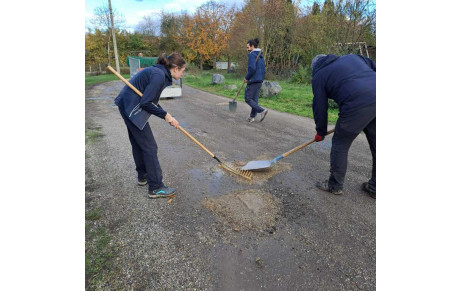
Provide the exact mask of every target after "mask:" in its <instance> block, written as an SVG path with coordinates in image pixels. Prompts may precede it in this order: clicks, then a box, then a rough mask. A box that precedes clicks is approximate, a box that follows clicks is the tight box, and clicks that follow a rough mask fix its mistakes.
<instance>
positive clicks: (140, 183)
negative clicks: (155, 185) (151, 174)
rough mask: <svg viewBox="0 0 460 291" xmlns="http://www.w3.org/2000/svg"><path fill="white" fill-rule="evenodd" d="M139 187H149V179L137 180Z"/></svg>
mask: <svg viewBox="0 0 460 291" xmlns="http://www.w3.org/2000/svg"><path fill="white" fill-rule="evenodd" d="M137 185H139V186H145V185H147V178H143V179H137Z"/></svg>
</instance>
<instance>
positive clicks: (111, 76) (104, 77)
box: [85, 74, 131, 87]
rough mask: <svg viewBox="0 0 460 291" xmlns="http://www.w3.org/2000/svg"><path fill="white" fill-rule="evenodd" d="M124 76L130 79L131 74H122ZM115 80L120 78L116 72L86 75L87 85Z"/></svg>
mask: <svg viewBox="0 0 460 291" xmlns="http://www.w3.org/2000/svg"><path fill="white" fill-rule="evenodd" d="M122 76H123V78H125V79H126V80H128V79H129V78H131V76H130V75H129V74H126V75H122ZM114 80H119V79H118V77H117V76H115V75H114V74H104V75H98V76H85V87H88V86H91V85H95V84H100V83H104V82H108V81H114Z"/></svg>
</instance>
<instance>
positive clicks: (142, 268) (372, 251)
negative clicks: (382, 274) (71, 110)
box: [86, 81, 376, 290]
mask: <svg viewBox="0 0 460 291" xmlns="http://www.w3.org/2000/svg"><path fill="white" fill-rule="evenodd" d="M122 87H123V84H122V83H121V81H113V82H108V83H104V84H100V85H96V86H93V87H91V88H89V89H87V90H86V128H87V129H88V130H94V129H98V130H100V131H101V133H102V134H103V136H102V138H99V139H97V140H96V141H95V142H94V143H92V144H90V145H87V157H86V208H87V210H88V209H100V211H101V212H102V215H101V220H100V221H99V222H98V223H99V224H100V225H102V226H104V227H106V228H107V229H108V231H109V233H110V235H112V237H113V244H114V245H115V246H116V247H117V249H118V253H117V257H116V259H115V260H114V262H113V269H112V272H111V273H110V274H106V276H105V277H104V279H103V280H102V281H101V284H100V288H101V289H135V290H146V289H150V290H184V289H188V290H193V289H197V290H260V289H263V290H374V289H375V288H376V222H375V209H376V207H375V203H376V201H375V200H374V199H371V198H370V197H368V196H367V194H366V193H364V192H363V191H362V190H360V185H361V183H362V182H365V181H367V180H368V179H369V177H370V173H371V166H372V157H371V153H370V150H369V147H368V144H367V140H366V138H365V136H364V135H362V134H361V135H359V136H358V138H357V139H356V140H355V142H354V143H353V145H352V147H351V149H350V152H349V157H348V161H349V163H348V172H347V177H346V182H345V187H344V192H345V194H344V195H342V196H335V195H332V194H328V193H325V192H322V191H320V190H318V189H316V188H315V182H316V181H320V180H325V179H327V178H328V174H329V152H330V147H331V136H328V137H326V139H325V141H323V142H320V143H314V144H312V145H311V146H309V147H307V148H305V149H302V150H301V151H299V152H297V153H294V154H293V155H291V156H289V157H287V158H285V159H283V160H282V161H280V162H279V164H277V165H276V166H275V168H273V169H270V170H269V171H267V172H262V173H255V174H254V181H251V182H249V181H246V180H244V179H241V178H238V177H235V176H233V175H231V174H228V173H227V172H226V171H224V170H222V169H221V168H219V167H217V162H216V161H215V160H214V159H212V158H211V157H210V156H208V155H207V154H206V153H205V152H204V151H203V150H201V149H200V148H199V147H198V146H196V145H195V144H194V143H193V142H192V141H191V140H189V139H188V138H187V137H186V136H185V135H184V134H183V133H181V132H180V131H179V130H176V129H174V128H173V127H171V126H169V125H168V124H166V122H164V120H161V119H159V118H156V117H154V116H152V117H151V118H150V121H149V123H150V126H151V127H152V130H153V133H154V136H155V139H156V141H157V144H158V146H159V159H160V163H161V166H162V169H163V176H164V182H165V184H167V185H169V186H172V187H175V188H177V189H178V192H177V196H176V198H175V199H174V200H173V201H172V202H171V203H166V199H154V200H150V199H148V197H147V187H139V186H137V185H136V173H135V169H134V168H135V167H134V162H133V159H132V156H131V147H130V143H129V140H128V134H127V130H126V127H125V125H124V123H123V120H122V118H121V117H120V115H119V112H118V109H117V107H113V106H112V103H113V98H114V97H116V95H117V94H118V92H119V91H120V90H121V88H122ZM228 100H229V99H227V98H223V97H219V96H216V95H213V94H209V93H206V92H203V91H200V90H196V89H193V88H190V87H187V86H184V88H183V97H182V98H176V99H167V100H161V102H160V104H161V105H162V107H163V108H164V109H165V110H166V111H168V112H170V113H171V114H172V115H173V116H174V117H175V118H176V119H177V120H178V121H179V123H180V124H181V125H182V127H184V128H185V129H186V130H187V131H189V133H190V134H192V135H193V136H194V137H195V138H196V139H197V140H198V141H200V142H201V143H202V144H203V145H205V146H206V147H207V148H208V149H209V150H210V151H211V152H213V153H214V154H216V155H217V156H218V157H219V158H221V159H223V160H225V161H227V162H233V163H235V164H237V165H242V164H244V163H246V162H248V161H250V160H259V159H272V158H274V157H276V156H277V155H279V154H282V153H284V152H287V151H288V150H290V149H291V148H293V147H295V146H297V145H299V144H301V143H303V142H305V141H306V140H309V139H311V138H313V137H314V135H315V130H314V128H315V125H314V121H313V120H311V119H309V118H304V117H299V116H295V115H291V114H287V113H281V112H276V111H273V110H270V112H269V113H268V115H267V118H266V119H265V120H264V121H263V122H261V123H259V122H254V123H248V122H246V121H245V120H246V118H247V116H248V115H249V111H250V108H249V106H247V105H246V104H244V103H241V102H239V103H238V108H237V112H236V113H231V112H229V110H228V106H216V104H217V103H221V102H227V101H228ZM332 127H333V125H330V128H332Z"/></svg>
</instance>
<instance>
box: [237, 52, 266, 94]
mask: <svg viewBox="0 0 460 291" xmlns="http://www.w3.org/2000/svg"><path fill="white" fill-rule="evenodd" d="M261 53H262V50H260V52H259V54H257V58H256V66H257V61H258V60H259V57H260V54H261ZM244 84H245V83H244V81H243V84H241V87H240V89H239V90H238V92H236V95H235V97H234V98H233V102H235V100H236V97H238V95H240V92H241V89H243V87H244Z"/></svg>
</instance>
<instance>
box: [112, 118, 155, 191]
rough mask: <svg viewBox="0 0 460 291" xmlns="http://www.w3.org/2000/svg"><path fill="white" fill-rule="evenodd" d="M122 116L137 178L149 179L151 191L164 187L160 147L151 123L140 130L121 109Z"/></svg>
mask: <svg viewBox="0 0 460 291" xmlns="http://www.w3.org/2000/svg"><path fill="white" fill-rule="evenodd" d="M120 113H121V116H122V117H123V120H124V121H125V124H126V127H127V128H128V135H129V141H130V142H131V147H132V150H133V157H134V163H135V164H136V171H137V178H138V179H143V178H147V182H148V183H149V191H152V190H155V189H158V188H160V187H163V186H164V184H163V174H162V171H161V167H160V162H159V161H158V156H157V153H158V147H157V143H156V142H155V138H154V137H153V133H152V129H151V128H150V125H149V123H148V122H147V124H146V125H145V126H144V129H143V130H140V129H139V128H137V126H135V125H134V124H133V123H132V122H131V120H129V118H128V117H127V116H125V115H124V113H123V112H122V110H121V109H120Z"/></svg>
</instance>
